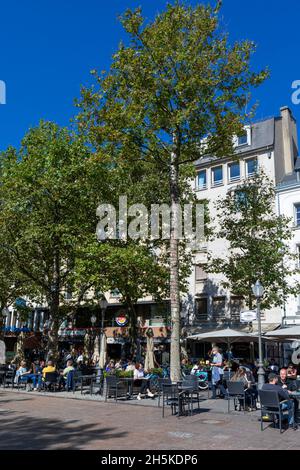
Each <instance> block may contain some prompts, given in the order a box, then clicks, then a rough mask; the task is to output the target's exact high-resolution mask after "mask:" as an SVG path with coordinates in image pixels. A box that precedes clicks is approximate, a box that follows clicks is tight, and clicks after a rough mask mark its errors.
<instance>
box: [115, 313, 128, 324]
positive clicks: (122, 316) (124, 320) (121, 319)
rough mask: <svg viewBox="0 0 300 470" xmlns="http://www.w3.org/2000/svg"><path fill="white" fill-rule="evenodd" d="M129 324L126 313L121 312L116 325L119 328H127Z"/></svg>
mask: <svg viewBox="0 0 300 470" xmlns="http://www.w3.org/2000/svg"><path fill="white" fill-rule="evenodd" d="M127 323H128V319H127V316H126V314H125V313H124V312H120V313H119V315H118V316H117V317H116V324H117V325H118V326H126V325H127Z"/></svg>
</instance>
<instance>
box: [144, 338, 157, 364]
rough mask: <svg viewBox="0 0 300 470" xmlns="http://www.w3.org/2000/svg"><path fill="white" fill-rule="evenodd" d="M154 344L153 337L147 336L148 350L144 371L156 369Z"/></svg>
mask: <svg viewBox="0 0 300 470" xmlns="http://www.w3.org/2000/svg"><path fill="white" fill-rule="evenodd" d="M154 367H155V366H154V342H153V336H147V350H146V357H145V365H144V369H145V370H146V371H149V370H151V369H154Z"/></svg>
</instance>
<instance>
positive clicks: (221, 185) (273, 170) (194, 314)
mask: <svg viewBox="0 0 300 470" xmlns="http://www.w3.org/2000/svg"><path fill="white" fill-rule="evenodd" d="M234 145H235V153H236V155H238V157H239V160H236V159H235V160H232V158H226V157H224V158H223V159H222V160H220V159H218V160H216V159H214V158H207V159H205V160H204V159H202V160H199V161H198V162H196V169H197V177H196V180H195V182H194V189H195V191H196V194H197V197H198V199H199V200H208V201H209V211H210V217H211V220H212V221H213V222H214V224H217V223H218V221H217V220H216V202H217V199H218V198H219V197H225V196H226V194H227V192H228V191H229V190H233V189H234V188H235V187H236V186H237V185H238V184H240V183H241V182H242V181H243V180H245V179H246V178H248V177H249V176H251V175H252V174H253V173H254V172H255V171H256V169H257V168H263V169H264V171H265V173H266V174H267V175H268V176H269V177H270V178H271V179H272V180H273V181H274V183H275V184H278V183H279V182H281V181H282V180H283V179H284V178H285V177H286V176H287V175H289V174H291V173H292V172H293V170H294V167H295V163H296V161H297V156H298V141H297V128H296V121H295V119H294V118H293V116H292V113H291V111H290V109H289V108H287V107H283V108H281V110H280V115H279V116H277V117H272V118H267V119H264V120H261V121H259V122H255V123H253V124H251V125H249V126H247V127H245V134H244V135H243V136H241V137H239V138H236V139H235V142H234ZM299 202H300V199H299ZM275 207H276V201H275V200H274V208H275ZM227 250H228V245H227V244H226V242H225V241H221V240H217V241H213V242H208V243H207V244H204V245H203V247H202V249H201V250H200V251H199V252H197V253H195V255H194V267H193V271H192V274H191V276H190V279H189V295H188V297H187V299H186V301H185V312H186V313H185V314H186V315H187V321H186V325H189V330H190V332H192V333H193V332H198V331H200V330H201V329H203V328H205V329H206V328H207V329H212V328H214V327H215V326H216V325H220V324H223V325H224V324H225V325H226V324H230V325H231V326H234V327H241V324H240V311H241V310H243V309H244V304H243V299H242V298H239V297H236V296H234V295H232V294H231V292H229V291H227V290H225V289H223V288H222V286H221V281H222V279H223V277H222V276H221V275H208V274H207V273H206V272H205V271H204V269H203V266H202V265H203V264H204V263H205V262H206V260H207V253H208V251H210V252H213V253H214V254H215V255H216V256H217V257H224V256H226V254H227ZM262 320H263V329H264V330H265V331H266V330H269V329H274V328H275V327H277V326H278V325H279V324H281V321H282V310H281V309H280V308H274V309H272V310H269V311H265V312H263V315H262ZM255 326H256V325H255V323H254V324H253V327H254V329H255Z"/></svg>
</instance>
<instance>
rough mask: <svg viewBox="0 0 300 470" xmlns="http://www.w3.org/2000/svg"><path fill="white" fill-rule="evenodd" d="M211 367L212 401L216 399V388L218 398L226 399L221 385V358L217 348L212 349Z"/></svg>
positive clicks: (225, 392) (225, 393)
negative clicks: (218, 390)
mask: <svg viewBox="0 0 300 470" xmlns="http://www.w3.org/2000/svg"><path fill="white" fill-rule="evenodd" d="M210 365H211V367H212V372H211V383H212V399H215V398H217V388H219V389H220V392H221V394H220V396H221V397H224V398H227V391H226V389H225V387H224V385H223V384H222V379H223V373H224V372H223V367H222V366H223V357H222V354H221V353H220V351H219V348H218V347H217V346H214V347H213V349H212V361H211V363H210Z"/></svg>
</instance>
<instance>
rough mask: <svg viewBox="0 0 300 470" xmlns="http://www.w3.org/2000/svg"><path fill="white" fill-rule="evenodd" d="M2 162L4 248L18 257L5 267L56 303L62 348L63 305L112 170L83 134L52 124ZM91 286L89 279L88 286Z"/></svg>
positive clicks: (15, 281) (14, 280)
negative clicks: (107, 169) (100, 161)
mask: <svg viewBox="0 0 300 470" xmlns="http://www.w3.org/2000/svg"><path fill="white" fill-rule="evenodd" d="M1 167H2V172H1V184H0V200H1V206H0V247H1V251H2V252H3V253H4V254H5V256H6V262H9V263H10V264H9V266H8V265H7V264H3V265H2V268H1V269H3V267H4V266H5V269H6V270H7V269H11V270H12V276H10V277H8V283H9V284H10V283H11V285H12V286H18V285H19V283H20V282H21V283H22V281H23V283H22V285H23V284H24V282H25V283H26V285H25V286H24V287H25V289H24V292H26V294H27V295H29V297H30V298H31V300H36V301H37V302H44V301H46V302H47V303H48V305H49V309H50V319H51V323H52V329H51V330H52V335H50V339H51V343H52V344H51V347H52V349H53V350H54V351H56V350H57V342H58V328H59V323H60V320H61V317H60V305H62V304H63V303H64V293H65V292H66V291H68V290H69V289H70V286H72V284H73V278H74V266H75V260H76V257H77V253H78V252H79V248H81V246H82V244H83V243H85V241H86V234H87V233H89V232H91V231H93V230H94V226H95V224H96V216H95V206H96V204H97V201H96V200H95V193H96V190H98V191H99V192H98V197H99V198H100V199H103V197H105V195H104V194H103V187H102V186H101V185H100V181H101V180H103V179H105V177H104V175H103V172H104V170H103V168H102V167H101V166H99V165H98V164H97V165H95V164H94V162H93V159H92V158H90V153H89V151H88V150H87V148H86V147H85V146H84V145H83V144H82V142H80V140H79V139H78V138H76V137H74V136H72V135H71V134H70V133H69V131H68V130H66V129H60V128H59V127H58V126H56V125H55V124H52V123H41V124H40V126H39V127H37V128H35V129H32V130H31V131H29V133H28V134H27V135H26V136H25V138H24V139H23V141H22V147H21V149H20V150H19V151H16V150H15V149H12V148H10V149H8V150H7V151H6V152H5V153H4V154H3V155H2V156H1ZM95 175H97V178H95ZM106 180H107V179H106ZM91 181H93V182H95V181H98V186H97V187H95V185H92V184H91ZM107 186H108V185H107ZM107 186H106V187H107ZM101 191H102V193H101ZM1 287H2V286H1ZM88 288H89V285H88V284H85V283H81V286H80V289H81V291H82V289H83V290H86V289H88ZM1 290H2V289H1ZM2 292H3V293H4V294H5V289H3V290H2Z"/></svg>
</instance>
